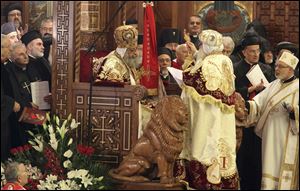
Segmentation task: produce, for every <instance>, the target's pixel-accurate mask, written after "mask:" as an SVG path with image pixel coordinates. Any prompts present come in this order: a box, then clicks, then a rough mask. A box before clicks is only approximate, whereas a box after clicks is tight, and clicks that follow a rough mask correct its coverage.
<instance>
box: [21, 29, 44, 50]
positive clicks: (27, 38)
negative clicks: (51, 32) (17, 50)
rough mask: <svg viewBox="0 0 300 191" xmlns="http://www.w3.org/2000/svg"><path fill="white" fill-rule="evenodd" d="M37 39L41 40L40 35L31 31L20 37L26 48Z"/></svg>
mask: <svg viewBox="0 0 300 191" xmlns="http://www.w3.org/2000/svg"><path fill="white" fill-rule="evenodd" d="M37 38H40V39H42V35H41V33H40V32H39V31H37V30H32V31H29V32H27V33H25V34H24V35H23V36H22V37H21V41H22V42H23V43H24V44H25V45H26V46H27V45H28V44H29V43H30V42H31V41H33V40H34V39H37Z"/></svg>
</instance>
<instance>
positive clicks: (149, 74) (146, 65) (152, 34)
mask: <svg viewBox="0 0 300 191" xmlns="http://www.w3.org/2000/svg"><path fill="white" fill-rule="evenodd" d="M144 6H145V13H144V39H143V66H142V78H141V84H142V85H143V86H145V87H146V88H147V90H148V95H157V88H158V78H159V68H158V62H157V45H156V27H155V19H154V13H153V9H152V6H153V3H146V4H144Z"/></svg>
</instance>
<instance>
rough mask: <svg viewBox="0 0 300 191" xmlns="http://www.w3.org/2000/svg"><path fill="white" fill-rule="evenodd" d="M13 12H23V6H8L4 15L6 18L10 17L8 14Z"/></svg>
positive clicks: (13, 4) (16, 4)
mask: <svg viewBox="0 0 300 191" xmlns="http://www.w3.org/2000/svg"><path fill="white" fill-rule="evenodd" d="M12 10H19V11H21V12H22V6H21V4H19V3H10V4H8V5H6V7H5V8H4V13H5V16H6V18H7V17H8V13H9V12H11V11H12Z"/></svg>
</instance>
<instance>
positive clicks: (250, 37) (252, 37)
mask: <svg viewBox="0 0 300 191" xmlns="http://www.w3.org/2000/svg"><path fill="white" fill-rule="evenodd" d="M241 45H242V48H243V49H245V48H246V47H247V46H251V45H261V37H260V36H258V35H257V33H251V32H249V33H247V34H246V35H245V36H244V39H243V40H242V43H241Z"/></svg>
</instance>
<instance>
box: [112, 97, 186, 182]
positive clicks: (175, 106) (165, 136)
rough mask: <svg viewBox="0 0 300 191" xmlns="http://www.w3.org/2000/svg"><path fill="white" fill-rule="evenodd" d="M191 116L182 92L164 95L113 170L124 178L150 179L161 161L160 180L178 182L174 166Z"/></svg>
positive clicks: (121, 178) (116, 174) (142, 180)
mask: <svg viewBox="0 0 300 191" xmlns="http://www.w3.org/2000/svg"><path fill="white" fill-rule="evenodd" d="M188 120H189V117H188V110H187V108H186V106H185V105H184V103H183V102H182V100H181V99H180V98H179V97H178V96H166V97H164V98H163V99H162V100H161V101H160V102H158V104H157V105H156V107H155V109H154V111H153V113H152V115H151V119H150V121H149V122H148V124H147V126H146V128H145V129H144V133H143V135H142V136H141V137H140V138H139V140H138V141H137V143H136V145H135V146H134V147H133V148H132V149H131V151H130V153H129V154H128V155H127V156H125V157H124V160H123V161H122V162H121V164H120V165H119V167H118V168H117V169H112V170H110V172H109V174H110V175H111V176H112V177H113V178H115V179H118V180H123V181H130V182H144V181H150V179H149V176H148V175H149V174H153V173H154V172H153V169H155V166H156V165H157V169H158V173H157V174H155V176H154V177H159V178H160V183H174V181H175V180H174V178H173V166H174V162H175V159H176V158H177V157H178V156H179V154H180V152H181V150H182V148H183V132H184V131H185V130H186V129H187V125H188ZM153 166H154V168H153ZM147 176H148V177H147Z"/></svg>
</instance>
